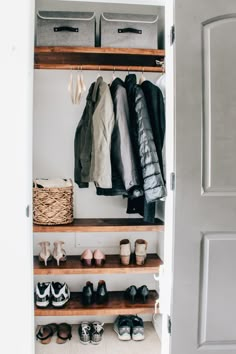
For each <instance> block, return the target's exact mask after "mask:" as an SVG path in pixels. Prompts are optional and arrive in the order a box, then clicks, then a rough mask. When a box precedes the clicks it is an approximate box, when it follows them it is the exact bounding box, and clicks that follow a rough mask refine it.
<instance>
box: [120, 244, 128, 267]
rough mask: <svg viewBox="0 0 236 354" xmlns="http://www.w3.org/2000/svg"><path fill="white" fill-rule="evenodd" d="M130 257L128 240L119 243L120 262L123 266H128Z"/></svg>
mask: <svg viewBox="0 0 236 354" xmlns="http://www.w3.org/2000/svg"><path fill="white" fill-rule="evenodd" d="M130 255H131V245H130V241H129V240H128V239H123V240H121V241H120V262H121V264H123V265H129V263H130Z"/></svg>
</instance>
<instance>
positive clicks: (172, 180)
mask: <svg viewBox="0 0 236 354" xmlns="http://www.w3.org/2000/svg"><path fill="white" fill-rule="evenodd" d="M174 189H175V173H174V172H171V174H170V190H171V191H173V190H174Z"/></svg>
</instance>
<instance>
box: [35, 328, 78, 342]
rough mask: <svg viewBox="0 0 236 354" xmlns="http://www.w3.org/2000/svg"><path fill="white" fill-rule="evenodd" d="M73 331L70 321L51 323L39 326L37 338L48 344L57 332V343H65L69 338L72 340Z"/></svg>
mask: <svg viewBox="0 0 236 354" xmlns="http://www.w3.org/2000/svg"><path fill="white" fill-rule="evenodd" d="M71 331H72V327H71V325H69V324H68V323H60V324H56V323H50V324H48V325H43V326H40V327H39V330H38V332H37V333H36V338H37V339H38V340H39V341H40V342H41V343H42V344H48V343H50V342H51V339H52V336H53V335H54V333H57V339H56V342H57V344H64V343H66V341H67V340H68V339H69V340H70V339H71V338H72V334H71Z"/></svg>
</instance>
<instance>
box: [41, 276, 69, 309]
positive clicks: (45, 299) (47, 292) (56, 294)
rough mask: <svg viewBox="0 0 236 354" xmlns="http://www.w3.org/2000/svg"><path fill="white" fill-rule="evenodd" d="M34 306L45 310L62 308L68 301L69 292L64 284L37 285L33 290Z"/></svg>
mask: <svg viewBox="0 0 236 354" xmlns="http://www.w3.org/2000/svg"><path fill="white" fill-rule="evenodd" d="M35 298H36V306H38V307H42V308H45V307H47V306H48V305H49V304H52V306H54V307H62V306H64V305H65V304H66V303H67V302H68V301H69V299H70V290H69V287H68V285H67V284H66V283H59V282H55V283H54V282H52V283H50V282H47V283H37V285H36V290H35Z"/></svg>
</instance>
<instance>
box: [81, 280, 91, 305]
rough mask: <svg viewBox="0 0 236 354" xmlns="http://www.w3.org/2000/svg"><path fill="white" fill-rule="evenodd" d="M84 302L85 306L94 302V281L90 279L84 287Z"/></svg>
mask: <svg viewBox="0 0 236 354" xmlns="http://www.w3.org/2000/svg"><path fill="white" fill-rule="evenodd" d="M82 302H83V305H85V306H89V305H91V304H92V303H93V302H94V291H93V283H91V282H90V281H87V283H86V285H85V286H84V287H83V292H82Z"/></svg>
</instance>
